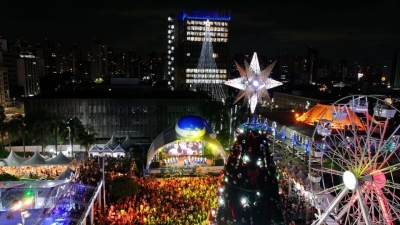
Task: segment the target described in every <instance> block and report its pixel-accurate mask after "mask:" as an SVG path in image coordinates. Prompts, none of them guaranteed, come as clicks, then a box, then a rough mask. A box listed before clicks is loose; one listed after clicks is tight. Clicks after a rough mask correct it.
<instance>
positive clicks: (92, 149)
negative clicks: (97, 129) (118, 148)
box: [89, 145, 101, 153]
mask: <svg viewBox="0 0 400 225" xmlns="http://www.w3.org/2000/svg"><path fill="white" fill-rule="evenodd" d="M100 151H101V148H100V147H99V146H97V145H93V147H92V148H91V149H90V150H89V153H90V152H100Z"/></svg>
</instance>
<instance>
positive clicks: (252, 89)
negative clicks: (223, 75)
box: [224, 53, 282, 114]
mask: <svg viewBox="0 0 400 225" xmlns="http://www.w3.org/2000/svg"><path fill="white" fill-rule="evenodd" d="M235 64H236V67H237V69H238V71H239V74H240V77H239V78H235V79H232V80H228V81H225V83H224V84H226V85H229V86H231V87H234V88H237V89H239V90H240V91H239V93H238V95H237V96H236V99H235V101H234V102H233V104H235V103H236V102H238V101H239V100H240V99H242V98H243V97H245V98H244V100H243V105H245V104H247V102H249V100H250V111H251V113H252V114H253V113H254V111H255V109H256V106H257V103H258V102H260V103H261V102H262V100H263V99H265V100H269V99H270V97H269V94H268V91H267V90H268V89H271V88H274V87H277V86H280V85H282V83H281V82H279V81H276V80H273V79H271V78H269V75H270V74H271V71H272V69H273V68H274V66H275V64H276V61H275V62H273V63H272V64H271V65H269V66H268V67H267V68H265V69H264V70H263V71H261V70H260V65H259V63H258V57H257V53H254V55H253V58H252V60H251V62H250V65H249V63H248V62H247V61H246V60H245V61H244V65H245V67H246V68H245V69H243V68H242V67H240V66H239V64H238V63H237V62H235Z"/></svg>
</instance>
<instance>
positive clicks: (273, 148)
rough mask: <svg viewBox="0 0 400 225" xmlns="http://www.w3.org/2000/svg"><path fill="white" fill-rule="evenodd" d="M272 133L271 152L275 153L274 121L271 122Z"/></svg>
mask: <svg viewBox="0 0 400 225" xmlns="http://www.w3.org/2000/svg"><path fill="white" fill-rule="evenodd" d="M272 135H273V136H274V140H273V141H272V153H275V135H276V122H273V123H272Z"/></svg>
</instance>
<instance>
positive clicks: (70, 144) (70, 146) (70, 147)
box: [67, 126, 72, 156]
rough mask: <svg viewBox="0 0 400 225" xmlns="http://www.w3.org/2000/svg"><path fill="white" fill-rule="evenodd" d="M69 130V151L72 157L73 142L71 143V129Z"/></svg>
mask: <svg viewBox="0 0 400 225" xmlns="http://www.w3.org/2000/svg"><path fill="white" fill-rule="evenodd" d="M67 128H68V139H69V149H70V151H71V152H70V154H71V156H72V141H71V127H69V126H68V127H67Z"/></svg>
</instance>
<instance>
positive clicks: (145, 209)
mask: <svg viewBox="0 0 400 225" xmlns="http://www.w3.org/2000/svg"><path fill="white" fill-rule="evenodd" d="M134 179H135V181H136V182H137V183H138V185H139V188H140V190H141V191H140V193H139V194H137V195H135V196H129V197H127V198H125V199H122V200H120V201H118V202H115V203H110V204H108V206H107V210H106V211H105V212H104V213H100V214H98V215H97V216H96V224H99V225H101V224H123V225H125V224H129V225H132V224H134V225H139V224H140V225H144V224H149V225H158V224H171V225H172V224H173V225H175V224H176V225H203V224H204V225H206V224H208V217H209V213H210V210H211V208H215V207H216V206H217V205H216V204H217V202H216V199H217V198H216V190H217V186H218V183H219V178H218V177H212V176H207V177H180V178H143V177H141V178H138V177H134Z"/></svg>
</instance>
